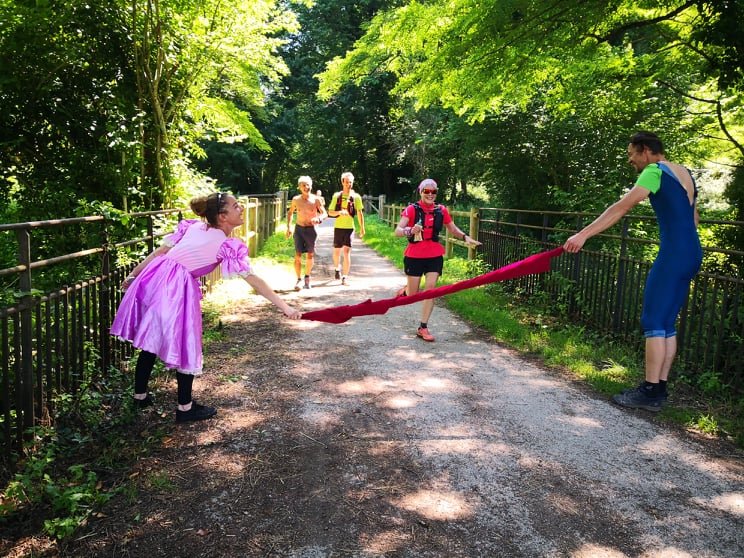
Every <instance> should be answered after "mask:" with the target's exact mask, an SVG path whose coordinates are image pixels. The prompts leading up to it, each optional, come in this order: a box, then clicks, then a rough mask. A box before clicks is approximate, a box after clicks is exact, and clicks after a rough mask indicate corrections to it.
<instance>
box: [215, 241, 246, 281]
mask: <svg viewBox="0 0 744 558" xmlns="http://www.w3.org/2000/svg"><path fill="white" fill-rule="evenodd" d="M217 261H218V262H219V263H220V264H221V265H222V277H224V278H225V279H230V278H231V277H235V276H240V277H247V276H248V275H255V274H256V272H255V271H253V266H252V265H251V260H250V258H249V257H248V247H247V246H246V245H245V244H244V243H243V241H242V240H240V239H239V238H234V237H230V238H228V239H227V240H225V242H223V243H222V245H221V246H220V249H219V250H218V251H217Z"/></svg>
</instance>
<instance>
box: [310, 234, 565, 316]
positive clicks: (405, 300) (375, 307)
mask: <svg viewBox="0 0 744 558" xmlns="http://www.w3.org/2000/svg"><path fill="white" fill-rule="evenodd" d="M562 253H563V247H561V246H559V247H558V248H554V249H553V250H549V251H547V252H540V253H539V254H534V255H532V256H529V257H528V258H525V259H523V260H519V261H518V262H514V263H512V264H509V265H506V266H504V267H501V268H499V269H496V270H494V271H490V272H488V273H484V274H483V275H479V276H478V277H473V278H472V279H466V280H465V281H460V282H458V283H453V284H452V285H444V286H442V287H437V288H436V289H429V290H428V291H419V292H418V293H416V294H413V295H409V296H399V297H394V298H386V299H382V300H376V301H374V302H372V300H371V299H367V300H365V301H364V302H362V303H360V304H354V305H349V306H337V307H336V308H327V309H325V310H314V311H312V312H305V313H304V314H302V319H303V320H314V321H317V322H327V323H330V324H342V323H344V322H346V321H348V320H350V319H351V318H353V317H355V316H372V315H380V314H385V313H386V312H387V311H388V310H390V309H391V308H394V307H395V306H404V305H406V304H413V303H415V302H418V301H420V300H426V299H429V298H437V297H440V296H444V295H448V294H452V293H456V292H457V291H462V290H463V289H472V288H473V287H480V286H481V285H487V284H488V283H496V282H498V281H506V280H507V279H515V278H516V277H522V276H524V275H531V274H534V273H545V272H546V271H550V260H551V259H553V258H555V257H556V256H560V255H561V254H562Z"/></svg>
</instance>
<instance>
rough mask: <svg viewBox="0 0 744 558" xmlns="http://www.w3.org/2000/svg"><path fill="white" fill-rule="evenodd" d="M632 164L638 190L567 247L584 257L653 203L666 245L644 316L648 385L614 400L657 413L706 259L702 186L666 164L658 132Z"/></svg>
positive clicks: (644, 141) (644, 140)
mask: <svg viewBox="0 0 744 558" xmlns="http://www.w3.org/2000/svg"><path fill="white" fill-rule="evenodd" d="M628 163H630V164H631V165H632V166H633V167H634V168H635V169H636V170H637V171H638V172H640V176H639V177H638V180H637V181H636V184H635V186H634V187H633V188H632V189H631V190H630V191H629V192H628V193H627V194H626V195H625V197H623V199H621V200H620V201H618V202H617V203H614V204H613V205H611V206H610V207H608V208H607V209H606V210H605V211H604V213H602V215H600V216H599V217H597V219H595V220H594V221H593V222H592V223H591V224H589V225H588V226H587V227H585V228H584V229H582V230H581V231H580V232H578V233H577V234H575V235H573V236H572V237H570V238H569V239H568V240H567V241H566V243H565V244H564V245H563V248H564V249H565V250H566V251H567V252H571V253H574V252H578V251H579V250H581V248H582V247H583V246H584V243H585V242H586V241H587V239H589V238H591V237H592V236H594V235H596V234H599V233H601V232H602V231H604V230H606V229H608V228H610V227H611V226H612V225H614V224H615V223H617V222H618V221H619V220H620V219H621V218H622V217H623V216H624V215H625V214H626V213H627V212H628V211H630V209H631V208H632V207H633V206H635V205H637V204H638V203H640V202H641V201H643V200H645V199H646V198H649V199H650V201H651V207H653V209H654V213H656V218H657V220H658V223H659V233H660V237H661V243H660V246H659V253H658V255H657V256H656V260H655V261H654V264H653V266H652V267H651V271H650V272H649V275H648V279H647V280H646V290H645V292H644V296H643V312H642V314H641V327H642V328H643V332H644V335H645V337H646V381H645V382H643V383H642V384H641V385H640V386H638V387H637V388H635V389H633V390H627V391H624V392H623V393H619V394H617V395H614V396H613V401H615V403H617V404H618V405H621V406H623V407H630V408H634V409H645V410H647V411H652V412H657V411H660V410H661V407H662V405H663V404H664V402H665V401H666V399H667V379H668V377H669V371H670V369H671V367H672V362H673V361H674V356H675V355H676V353H677V330H676V326H675V324H676V321H677V316H678V315H679V312H680V310H681V309H682V305H683V304H684V302H685V300H686V299H687V295H688V292H689V290H690V281H692V279H693V277H695V275H696V274H697V272H698V270H699V269H700V265H701V264H702V260H703V251H702V248H701V246H700V239H699V237H698V233H697V225H698V221H699V216H698V211H697V206H696V199H697V186H696V185H695V180H694V179H693V177H692V174H691V173H690V171H689V169H687V168H685V167H683V166H682V165H678V164H676V163H671V162H669V161H667V160H666V158H665V157H664V147H663V145H662V143H661V140H660V139H659V138H658V136H657V135H656V134H654V133H652V132H638V133H637V134H635V135H634V136H633V137H632V138H630V144H629V145H628Z"/></svg>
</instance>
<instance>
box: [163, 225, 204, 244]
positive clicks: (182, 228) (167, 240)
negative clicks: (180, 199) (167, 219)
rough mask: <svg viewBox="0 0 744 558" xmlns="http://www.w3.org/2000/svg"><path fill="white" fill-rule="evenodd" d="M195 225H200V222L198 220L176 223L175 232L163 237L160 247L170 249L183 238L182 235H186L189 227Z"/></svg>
mask: <svg viewBox="0 0 744 558" xmlns="http://www.w3.org/2000/svg"><path fill="white" fill-rule="evenodd" d="M196 223H201V221H200V220H199V219H181V220H180V221H179V222H178V227H177V228H176V230H175V231H173V232H172V233H170V234H169V235H166V236H164V237H163V242H162V245H163V246H170V247H171V248H172V247H173V246H175V245H176V244H178V242H179V241H180V240H181V239H182V238H183V235H184V234H186V231H187V230H189V227H190V226H191V225H194V224H196Z"/></svg>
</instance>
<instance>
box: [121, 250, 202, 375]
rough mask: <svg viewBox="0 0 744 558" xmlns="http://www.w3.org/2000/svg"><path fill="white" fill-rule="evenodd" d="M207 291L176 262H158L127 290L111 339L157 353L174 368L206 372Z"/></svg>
mask: <svg viewBox="0 0 744 558" xmlns="http://www.w3.org/2000/svg"><path fill="white" fill-rule="evenodd" d="M201 298H202V294H201V289H200V286H199V282H198V280H197V279H195V278H194V277H192V276H191V274H190V273H189V272H188V271H187V270H186V268H184V267H183V266H181V265H180V264H178V263H176V262H175V261H173V260H172V259H169V258H167V257H162V256H161V257H158V258H156V259H154V260H153V261H152V262H151V263H150V264H149V265H148V266H147V267H146V268H145V269H144V271H142V273H140V274H139V275H138V276H137V279H135V281H134V283H132V285H131V286H130V287H129V288H128V289H127V291H126V293H125V294H124V298H123V299H122V301H121V304H120V305H119V309H118V310H117V312H116V316H115V318H114V323H113V324H112V325H111V334H112V335H116V336H117V337H119V338H120V339H123V340H125V341H130V342H131V343H132V345H134V346H135V347H137V348H138V349H142V350H144V351H148V352H150V353H154V354H156V355H157V356H158V358H160V360H162V361H163V362H164V363H165V365H166V366H167V367H168V368H175V369H177V370H178V371H179V372H183V373H184V374H195V375H198V374H201V372H202V314H201Z"/></svg>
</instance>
